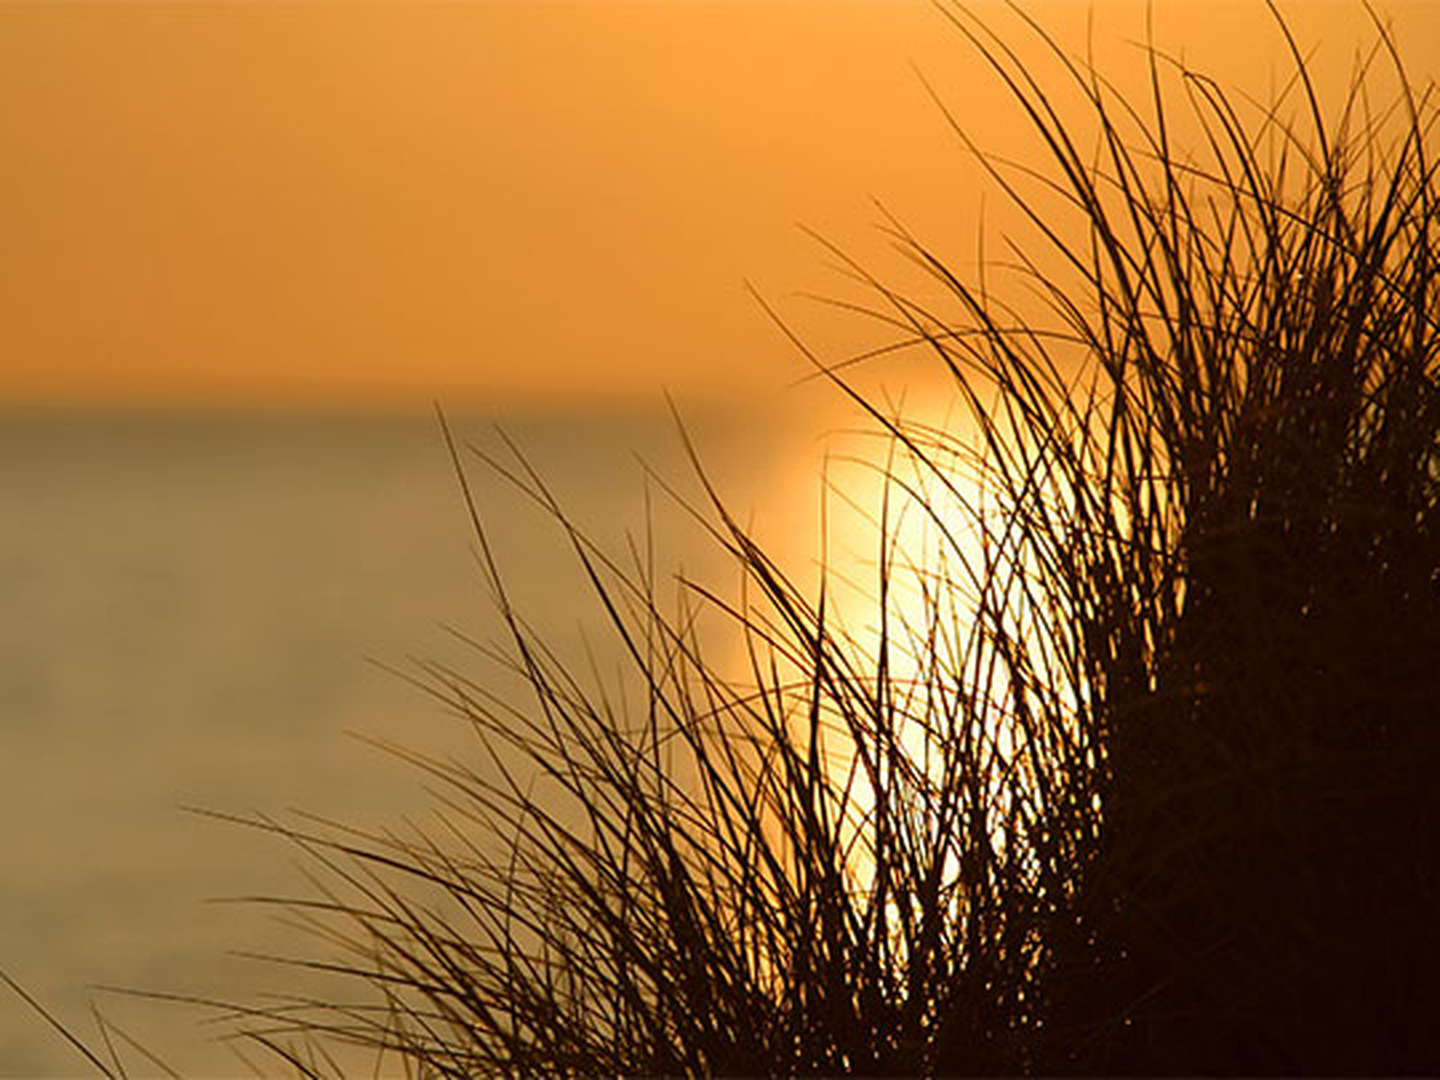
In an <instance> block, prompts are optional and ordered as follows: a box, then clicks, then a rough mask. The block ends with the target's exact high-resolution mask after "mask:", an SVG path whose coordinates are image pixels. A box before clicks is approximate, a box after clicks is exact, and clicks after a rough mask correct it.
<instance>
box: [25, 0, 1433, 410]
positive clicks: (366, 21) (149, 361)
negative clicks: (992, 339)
mask: <svg viewBox="0 0 1440 1080" xmlns="http://www.w3.org/2000/svg"><path fill="white" fill-rule="evenodd" d="M972 6H973V7H975V8H976V10H978V11H980V12H981V13H983V14H985V15H986V16H987V17H990V18H993V19H994V20H995V22H996V24H997V26H998V27H999V28H1000V29H1001V30H1002V31H1004V32H1006V33H1007V35H1008V36H1009V37H1010V38H1012V39H1014V38H1016V37H1017V35H1016V34H1015V33H1012V32H1011V31H1013V30H1014V29H1015V27H1016V25H1017V24H1016V20H1015V19H1014V18H1013V16H1010V15H1006V14H1005V13H1004V12H1003V10H1002V8H1001V5H999V4H996V3H980V4H977V5H972ZM1030 8H1031V10H1033V11H1034V12H1035V13H1036V14H1037V15H1038V16H1039V17H1040V18H1041V19H1042V20H1043V22H1044V23H1045V25H1046V26H1047V27H1049V28H1051V29H1053V30H1054V31H1055V33H1056V34H1057V36H1058V37H1059V39H1060V40H1061V41H1062V42H1063V43H1064V45H1065V46H1066V47H1067V48H1070V49H1075V50H1079V49H1083V48H1084V47H1085V44H1084V43H1085V40H1086V24H1087V18H1089V17H1090V15H1091V13H1092V10H1093V14H1094V26H1093V41H1094V47H1095V50H1096V53H1095V55H1096V57H1097V61H1098V62H1099V63H1100V64H1101V66H1102V70H1103V71H1104V72H1105V74H1106V76H1107V77H1109V78H1113V79H1115V80H1117V82H1119V83H1120V84H1121V85H1122V86H1124V85H1127V83H1133V80H1134V79H1136V78H1137V77H1138V76H1139V75H1140V74H1141V70H1140V68H1139V66H1138V64H1136V62H1135V60H1136V58H1137V57H1138V56H1139V55H1140V54H1139V53H1138V52H1137V51H1136V49H1135V48H1134V47H1133V45H1132V44H1130V43H1131V42H1133V41H1135V40H1137V39H1143V38H1144V36H1145V33H1146V30H1145V23H1144V16H1143V11H1144V5H1143V4H1142V3H1140V2H1139V0H1123V2H1115V3H1110V4H1106V5H1103V6H1101V7H1096V8H1093V9H1092V7H1091V5H1087V4H1084V3H1077V2H1073V0H1049V2H1043V0H1042V2H1037V3H1035V4H1032V5H1030ZM1385 8H1386V10H1387V11H1388V12H1390V13H1391V14H1393V16H1394V19H1395V20H1396V27H1397V40H1398V43H1399V45H1400V47H1401V48H1402V50H1404V52H1405V54H1406V56H1407V58H1408V60H1409V62H1410V63H1411V64H1412V65H1413V66H1414V68H1415V72H1416V74H1417V76H1419V77H1420V78H1421V80H1422V81H1423V78H1424V77H1425V76H1426V75H1428V74H1429V73H1430V72H1431V71H1432V70H1433V68H1434V60H1435V56H1436V50H1437V48H1440V7H1437V6H1436V5H1423V4H1415V3H1401V4H1389V5H1385ZM822 10H823V14H821V11H822ZM1284 10H1285V12H1286V14H1287V16H1288V17H1289V18H1290V19H1291V21H1292V25H1293V28H1294V30H1295V34H1296V37H1297V40H1298V41H1299V42H1300V45H1301V47H1302V48H1304V49H1307V50H1309V49H1312V48H1313V50H1314V56H1313V58H1312V69H1313V70H1314V71H1315V72H1316V73H1317V75H1318V76H1319V77H1320V79H1321V81H1322V83H1325V84H1327V85H1328V86H1329V87H1330V89H1331V90H1332V91H1333V89H1334V88H1335V87H1339V86H1343V85H1344V83H1345V81H1346V79H1347V77H1348V72H1349V71H1350V64H1351V61H1352V58H1353V53H1354V51H1355V49H1356V48H1357V47H1358V46H1359V44H1360V42H1361V41H1362V40H1368V39H1369V37H1370V30H1369V24H1368V18H1367V16H1366V15H1365V12H1364V10H1363V8H1362V6H1361V5H1360V4H1359V3H1341V2H1336V3H1322V4H1317V3H1307V4H1297V3H1291V4H1288V5H1285V6H1284ZM1154 11H1155V14H1154V23H1155V37H1156V41H1157V43H1158V44H1159V45H1160V46H1161V48H1163V49H1166V50H1171V51H1176V52H1183V54H1184V56H1185V57H1186V59H1187V60H1190V61H1193V62H1195V63H1196V64H1197V65H1199V66H1201V67H1203V68H1205V69H1206V70H1207V71H1211V72H1213V73H1214V74H1216V75H1217V76H1218V77H1219V78H1221V79H1222V80H1233V81H1234V82H1236V83H1238V84H1239V85H1240V86H1241V87H1242V89H1244V90H1246V91H1248V92H1250V93H1253V94H1255V95H1257V96H1261V97H1263V96H1265V95H1266V94H1267V93H1268V92H1269V89H1270V87H1271V83H1270V80H1271V79H1272V77H1273V73H1274V72H1275V71H1283V70H1284V69H1285V62H1284V57H1283V49H1284V42H1283V39H1282V38H1281V36H1280V34H1279V33H1278V31H1277V30H1276V28H1275V26H1274V25H1273V23H1272V21H1271V19H1270V16H1269V15H1268V14H1267V13H1266V11H1265V10H1264V5H1262V4H1258V3H1248V4H1237V3H1233V2H1232V3H1193V2H1188V0H1187V2H1186V3H1183V4H1182V3H1158V4H1156V5H1155V6H1154ZM917 72H918V73H917ZM922 74H923V76H924V78H925V79H928V80H931V81H932V82H933V85H934V88H935V90H936V92H937V94H938V95H939V96H940V97H941V99H942V100H943V101H945V103H946V105H947V107H949V108H951V109H952V110H953V112H954V114H955V118H956V120H957V121H958V122H960V123H961V124H963V125H964V126H965V127H966V129H967V131H969V132H971V134H973V136H974V137H975V139H976V140H977V142H978V143H979V144H980V145H981V146H984V147H986V148H988V149H993V150H995V151H997V152H1000V153H1010V154H1018V155H1020V156H1022V157H1023V156H1024V154H1026V153H1028V152H1030V151H1031V150H1033V147H1029V144H1028V143H1027V137H1026V136H1025V135H1024V133H1023V131H1022V130H1021V129H1022V126H1023V125H1021V124H1019V123H1017V122H1016V121H1017V117H1018V113H1017V111H1016V109H1015V108H1014V105H1013V103H1011V102H1008V101H1007V100H1006V96H1005V92H1004V91H1003V89H1002V88H1001V87H1000V86H999V85H998V80H996V79H995V78H993V77H992V76H991V75H990V74H989V73H988V72H986V71H984V70H982V65H980V64H979V63H978V62H977V61H976V59H975V57H974V54H973V52H972V50H970V48H969V46H968V45H967V44H966V43H965V42H964V41H963V40H962V38H961V37H960V35H959V34H958V33H956V32H955V31H954V29H953V28H952V27H950V26H948V24H947V23H946V22H945V20H944V18H943V17H942V16H941V15H940V14H939V12H937V11H936V10H935V9H934V8H933V7H932V6H931V5H929V4H928V3H925V2H922V0H914V2H910V0H905V2H885V0H856V2H854V3H849V4H844V5H833V4H831V5H826V6H824V7H823V9H822V8H820V7H818V6H817V5H815V4H813V3H805V2H802V0H786V2H779V3H775V2H772V3H748V2H739V0H732V2H725V0H708V2H696V3H684V4H644V3H633V2H632V3H621V2H612V0H579V2H574V0H572V2H552V3H543V4H537V3H521V2H517V0H494V2H489V3H476V4H446V5H436V4H423V5H411V4H405V5H395V4H374V5H364V6H351V5H332V4H313V3H312V4H305V3H302V4H283V5H280V4H269V3H259V4H223V5H221V4H137V3H125V2H117V3H99V4H94V3H90V4H87V3H73V4H72V3H63V4H19V5H13V4H12V5H7V6H5V7H3V8H0V153H3V154H4V156H5V159H6V160H7V161H9V162H11V163H12V168H11V170H10V171H9V173H8V175H7V178H6V180H5V189H4V191H3V194H0V206H4V207H5V208H6V209H5V210H4V211H0V212H3V213H4V214H5V216H6V217H7V219H8V220H7V221H6V234H7V241H8V244H7V247H8V251H7V258H6V259H5V260H4V262H3V265H0V328H3V329H0V350H3V353H4V355H5V357H6V361H5V363H4V364H3V365H0V405H8V406H39V405H52V406H54V405H61V406H65V405H68V406H77V407H105V406H126V407H134V406H137V405H139V406H143V407H149V406H153V407H165V408H172V409H184V408H191V407H213V406H214V405H216V404H217V403H222V404H225V405H248V406H256V407H275V406H286V405H289V406H314V407H329V408H360V409H364V408H374V407H393V406H395V405H397V403H398V404H401V405H403V406H404V407H406V408H422V407H426V403H428V402H429V401H430V400H431V399H436V398H438V399H441V400H443V401H445V402H446V403H447V404H449V405H451V406H452V407H455V408H466V409H468V408H481V409H490V408H496V407H504V408H509V407H520V408H531V407H539V408H544V407H550V406H554V405H557V404H559V403H561V402H568V403H569V404H571V405H584V406H596V405H600V404H602V403H609V404H615V403H620V402H628V403H633V402H636V401H653V400H656V399H657V398H658V395H659V392H660V388H661V387H666V388H669V389H670V390H671V391H673V392H675V393H676V394H677V395H680V396H682V397H685V396H688V397H690V398H692V399H698V398H723V399H730V400H740V401H743V400H745V399H747V398H749V397H753V396H754V395H756V394H769V393H771V392H772V391H774V390H775V389H777V388H778V387H781V386H784V385H785V384H787V383H789V382H791V381H793V380H794V379H796V378H798V377H801V376H803V375H804V374H806V371H807V365H806V362H805V361H804V360H803V359H802V358H801V357H800V356H799V355H798V354H797V353H796V351H795V350H794V348H793V347H792V346H791V345H790V344H789V343H788V342H787V341H786V340H785V339H784V337H783V335H782V334H781V333H779V332H778V330H777V329H776V328H775V327H774V326H773V325H772V324H771V322H770V321H769V319H768V318H767V317H766V316H765V314H764V313H763V311H762V310H761V308H760V305H759V304H757V303H756V302H755V300H754V299H753V298H752V297H751V296H750V295H749V294H748V293H747V291H746V285H745V283H746V281H747V280H748V281H750V282H751V283H753V285H754V287H755V288H756V290H758V292H759V293H760V294H761V295H763V296H764V297H765V298H766V300H767V301H768V302H772V303H774V304H776V305H777V306H778V308H779V309H780V311H781V313H782V314H783V315H784V316H785V317H786V318H787V319H788V320H792V321H793V322H794V324H795V325H796V327H797V329H799V330H801V331H802V332H803V333H804V334H805V335H806V336H807V340H810V341H812V342H813V343H814V344H815V346H816V347H817V349H818V350H819V351H820V352H821V354H822V355H824V356H827V357H829V358H831V359H834V358H838V357H839V356H843V355H845V354H847V353H848V352H850V351H851V350H852V349H854V348H859V347H863V345H864V344H866V343H868V342H869V341H870V340H872V339H876V340H878V339H879V338H880V337H883V334H881V333H879V332H878V331H877V330H876V328H873V327H865V326H864V325H863V324H861V323H860V322H859V321H858V320H856V319H855V318H854V317H852V316H845V315H837V314H836V313H834V312H827V311H826V310H825V309H824V308H823V307H821V306H817V305H814V304H811V303H808V302H806V301H804V300H802V299H800V298H799V297H798V295H797V294H799V293H801V292H806V291H809V292H815V293H820V294H823V295H838V296H842V297H847V298H851V299H854V298H858V297H861V296H863V291H862V290H859V289H858V288H857V287H855V286H853V285H851V284H850V283H847V282H846V281H845V280H844V279H843V277H842V276H841V275H840V274H838V273H836V272H834V271H833V270H832V269H829V268H827V267H828V264H831V263H833V262H834V261H835V260H834V259H833V257H831V256H830V255H829V254H828V253H827V252H826V251H825V250H824V249H823V247H822V246H821V245H820V244H818V243H816V242H815V241H814V240H812V239H811V238H810V237H808V236H806V235H805V234H804V233H803V232H802V231H801V230H800V229H799V228H797V225H802V226H804V227H806V228H810V229H814V230H816V231H817V232H819V233H820V234H821V235H823V236H824V237H825V238H826V239H827V240H831V241H833V242H835V243H837V244H839V245H840V246H841V247H843V248H844V249H846V250H847V251H850V252H853V253H854V254H855V255H856V256H857V257H858V258H859V259H860V260H861V261H862V262H863V263H864V264H865V265H867V266H873V267H874V268H876V269H878V270H880V271H881V272H883V273H886V274H891V275H894V274H898V275H899V278H898V279H899V280H900V281H902V282H905V283H907V284H914V282H915V281H916V280H917V278H918V274H917V272H916V271H914V270H913V269H908V270H907V269H905V268H904V264H903V263H901V262H900V261H898V260H897V259H896V257H895V256H894V255H893V253H892V252H890V251H889V249H888V241H887V240H886V238H885V237H884V236H882V235H881V234H880V232H879V231H878V229H877V228H876V226H877V224H879V223H881V222H882V221H883V217H882V212H881V211H880V210H879V209H877V207H876V206H875V205H874V204H873V203H872V201H871V200H872V199H878V200H880V201H881V202H882V203H883V204H884V206H885V207H886V209H887V210H889V211H891V212H893V213H895V214H896V215H897V216H898V217H899V218H900V220H902V221H903V222H905V223H906V225H907V226H909V227H910V228H912V229H913V231H914V232H915V233H916V234H917V235H918V236H920V237H921V238H923V239H925V240H926V241H927V242H932V243H934V244H936V245H937V246H938V247H939V249H940V250H941V251H942V252H943V253H944V254H945V255H947V257H949V258H951V259H952V260H953V262H954V263H955V264H956V265H963V264H964V263H965V261H966V260H970V261H972V262H973V256H974V252H975V248H976V235H977V225H976V223H977V221H978V219H979V215H980V212H981V208H982V206H983V208H984V212H985V214H986V216H987V219H988V222H989V225H990V233H991V242H992V243H993V244H995V245H996V246H994V247H992V248H991V249H990V250H991V252H992V254H994V253H997V252H999V251H1000V249H999V247H998V237H999V235H1000V233H1001V232H1005V231H1009V230H1010V229H1011V227H1012V226H1014V225H1015V222H1014V220H1013V219H1012V218H1011V217H1007V216H1006V214H1005V212H1004V211H1003V210H1002V209H1001V205H1002V202H1003V200H1002V199H1001V198H1000V197H999V195H998V193H997V192H996V191H995V190H994V187H993V185H986V184H984V183H982V182H981V178H980V176H979V170H978V168H976V167H975V164H974V163H973V162H972V161H970V160H969V159H968V158H967V155H966V153H965V151H964V149H963V148H962V147H961V145H960V143H959V140H958V139H957V138H956V137H955V136H954V134H953V133H952V132H950V131H949V130H948V128H947V122H946V119H945V117H944V116H943V115H942V113H941V110H940V109H939V108H938V107H937V106H936V104H935V103H934V102H933V101H932V100H931V99H930V98H929V96H928V92H927V90H926V87H925V84H924V81H922V78H921V75H922ZM1137 85H1138V84H1137ZM1324 90H1325V86H1322V91H1324ZM867 335H869V336H868V337H867ZM908 377H910V376H908V375H907V378H908Z"/></svg>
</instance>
